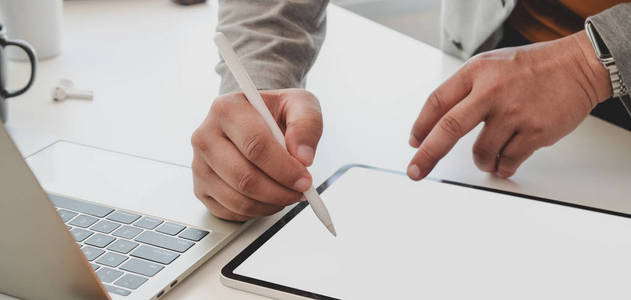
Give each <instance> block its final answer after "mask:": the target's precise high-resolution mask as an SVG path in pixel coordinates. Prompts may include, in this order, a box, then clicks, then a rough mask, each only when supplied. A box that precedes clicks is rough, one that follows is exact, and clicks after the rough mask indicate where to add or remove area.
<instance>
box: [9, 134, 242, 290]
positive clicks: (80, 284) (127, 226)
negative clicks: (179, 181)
mask: <svg viewBox="0 0 631 300" xmlns="http://www.w3.org/2000/svg"><path fill="white" fill-rule="evenodd" d="M121 172H124V170H121ZM208 217H209V218H214V217H212V216H211V215H209V216H208ZM209 223H210V224H215V225H214V226H215V227H213V228H200V227H196V226H191V225H188V224H183V223H180V222H175V221H171V220H166V219H163V218H160V217H159V216H150V215H146V214H143V213H142V212H137V211H130V210H126V209H124V208H118V207H109V206H105V205H103V204H97V203H93V202H90V201H86V200H83V199H73V198H71V197H67V196H64V195H54V194H47V193H46V192H45V191H44V189H43V188H42V187H41V186H40V184H39V183H38V181H37V179H36V177H35V176H34V174H33V173H32V172H31V170H30V169H29V166H28V165H27V164H26V162H25V161H24V159H23V158H22V155H21V154H20V152H19V151H18V149H17V147H16V146H15V144H14V143H13V141H12V140H11V139H10V137H9V135H8V133H7V131H6V130H5V128H4V126H3V125H2V124H0V293H2V294H6V295H9V296H14V297H18V298H23V299H107V298H112V299H152V298H153V299H157V298H159V297H161V296H162V295H164V293H166V292H167V291H168V290H170V289H172V288H173V287H175V286H176V285H177V284H178V283H179V282H181V281H182V280H183V279H184V278H185V277H186V276H188V275H189V274H190V273H191V272H192V271H193V270H195V269H196V268H197V267H199V266H200V265H201V264H202V263H203V262H205V261H206V260H207V259H209V258H210V257H211V256H212V255H214V254H215V253H216V252H217V251H218V250H219V249H221V248H222V247H223V246H224V245H226V244H227V243H228V242H229V241H230V240H231V239H232V238H234V237H235V236H236V235H237V234H238V233H239V232H240V231H242V230H243V229H244V228H245V227H246V226H247V225H248V224H249V223H245V224H240V223H230V222H224V221H221V220H218V219H216V220H212V221H211V222H209Z"/></svg>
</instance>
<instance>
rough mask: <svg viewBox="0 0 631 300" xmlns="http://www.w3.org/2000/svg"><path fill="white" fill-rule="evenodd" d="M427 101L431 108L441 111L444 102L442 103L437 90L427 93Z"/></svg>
mask: <svg viewBox="0 0 631 300" xmlns="http://www.w3.org/2000/svg"><path fill="white" fill-rule="evenodd" d="M427 101H428V103H429V106H430V107H431V108H432V110H434V111H438V112H441V111H443V107H444V103H443V100H442V99H441V98H440V94H439V92H438V90H435V91H433V92H432V93H431V94H430V95H429V98H428V99H427Z"/></svg>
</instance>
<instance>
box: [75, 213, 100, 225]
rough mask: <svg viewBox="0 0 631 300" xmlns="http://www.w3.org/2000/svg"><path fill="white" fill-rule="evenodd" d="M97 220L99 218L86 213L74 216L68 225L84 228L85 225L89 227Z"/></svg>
mask: <svg viewBox="0 0 631 300" xmlns="http://www.w3.org/2000/svg"><path fill="white" fill-rule="evenodd" d="M98 220H99V219H97V218H95V217H90V216H86V215H79V216H78V217H76V218H74V219H73V220H72V221H71V222H70V225H73V226H77V227H83V228H86V227H90V226H91V225H92V224H94V223H96V221H98Z"/></svg>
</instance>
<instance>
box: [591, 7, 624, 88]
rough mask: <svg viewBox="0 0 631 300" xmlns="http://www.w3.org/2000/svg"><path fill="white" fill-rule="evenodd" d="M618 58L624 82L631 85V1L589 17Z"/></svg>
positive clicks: (617, 62) (617, 63)
mask: <svg viewBox="0 0 631 300" xmlns="http://www.w3.org/2000/svg"><path fill="white" fill-rule="evenodd" d="M589 19H590V20H591V21H592V23H593V24H594V26H595V27H596V30H597V31H598V34H599V35H600V37H601V38H602V39H603V41H604V42H605V44H606V45H607V48H608V49H609V51H610V52H611V54H612V55H613V57H614V58H615V59H616V65H617V66H618V70H620V76H621V77H622V82H624V83H625V85H626V86H627V88H629V86H630V85H631V3H623V4H618V5H616V6H614V7H612V8H610V9H607V10H605V11H603V12H601V13H599V14H597V15H595V16H592V17H590V18H589Z"/></svg>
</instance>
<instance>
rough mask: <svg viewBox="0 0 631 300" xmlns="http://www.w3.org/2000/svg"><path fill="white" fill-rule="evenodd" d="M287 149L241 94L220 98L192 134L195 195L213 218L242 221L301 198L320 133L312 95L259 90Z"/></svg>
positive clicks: (318, 112) (308, 182)
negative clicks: (283, 136) (307, 167)
mask: <svg viewBox="0 0 631 300" xmlns="http://www.w3.org/2000/svg"><path fill="white" fill-rule="evenodd" d="M260 93H261V96H262V97H263V100H264V101H265V104H267V107H268V108H269V110H270V111H271V112H272V115H273V116H274V118H275V119H276V122H277V123H278V125H279V127H280V128H281V130H282V131H283V133H284V134H285V142H286V144H287V150H285V149H284V148H283V147H282V146H281V145H280V144H279V143H278V142H277V141H276V140H275V139H274V137H273V136H272V132H271V131H270V129H269V128H268V127H267V125H266V124H265V121H263V118H262V117H261V116H260V115H259V113H258V112H257V111H256V110H255V109H254V107H253V106H252V105H251V104H250V103H249V102H248V101H247V99H246V98H245V96H244V95H243V94H242V93H234V94H226V95H222V96H219V97H218V98H217V99H215V101H214V102H213V105H212V107H211V109H210V112H209V113H208V116H207V117H206V119H205V120H204V122H203V123H202V124H201V125H200V126H199V128H198V129H197V130H196V131H195V133H194V134H193V137H192V144H193V151H194V158H193V178H194V181H193V182H194V186H195V195H196V196H197V198H199V199H200V200H201V201H202V202H203V203H204V205H206V207H208V209H209V210H210V211H211V212H212V213H213V214H214V215H215V216H217V217H219V218H222V219H227V220H235V221H245V220H248V219H252V218H255V217H260V216H266V215H271V214H274V213H276V212H278V211H280V210H281V209H283V207H285V206H287V205H290V204H293V203H296V202H298V201H300V199H301V197H302V194H301V193H302V192H304V191H306V190H307V189H309V187H311V184H312V178H311V176H310V175H309V172H307V169H306V166H310V165H311V163H312V162H313V158H314V156H315V149H316V146H317V144H318V141H319V140H320V136H321V135H322V112H321V110H320V104H319V102H318V100H317V99H316V97H315V96H314V95H313V94H311V93H309V92H307V91H305V90H301V89H283V90H270V91H261V92H260Z"/></svg>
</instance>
